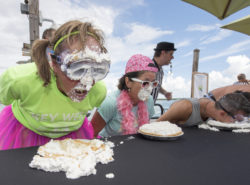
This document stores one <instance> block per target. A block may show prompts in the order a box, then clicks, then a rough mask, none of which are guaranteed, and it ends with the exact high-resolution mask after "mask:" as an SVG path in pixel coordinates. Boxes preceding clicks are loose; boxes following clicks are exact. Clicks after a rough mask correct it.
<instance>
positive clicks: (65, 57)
mask: <svg viewBox="0 0 250 185" xmlns="http://www.w3.org/2000/svg"><path fill="white" fill-rule="evenodd" d="M55 58H56V61H57V63H59V64H60V65H61V70H62V71H63V72H64V73H65V74H66V75H67V76H68V77H69V78H70V79H72V80H80V79H82V78H83V77H84V76H85V75H86V74H87V73H88V74H89V73H90V74H91V76H92V77H93V78H94V79H95V80H96V81H98V80H102V79H103V78H105V77H106V75H107V74H108V72H109V68H110V59H109V56H108V54H106V53H98V52H96V51H93V50H90V49H89V48H88V47H87V48H85V50H80V51H78V50H74V51H69V50H65V51H63V52H62V53H61V54H60V55H59V56H56V57H55Z"/></svg>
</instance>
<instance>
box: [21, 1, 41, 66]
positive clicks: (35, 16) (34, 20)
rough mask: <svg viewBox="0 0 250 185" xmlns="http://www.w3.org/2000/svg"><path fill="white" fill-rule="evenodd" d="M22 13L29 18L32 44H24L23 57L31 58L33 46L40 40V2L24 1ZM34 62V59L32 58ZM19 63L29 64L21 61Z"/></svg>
mask: <svg viewBox="0 0 250 185" xmlns="http://www.w3.org/2000/svg"><path fill="white" fill-rule="evenodd" d="M21 13H22V14H27V15H28V16H29V32H30V43H29V44H27V43H23V48H22V51H23V56H31V48H32V44H33V42H34V41H35V40H36V39H39V25H40V20H39V19H40V17H39V0H24V3H21ZM31 61H32V58H31ZM18 63H27V62H25V61H20V62H18Z"/></svg>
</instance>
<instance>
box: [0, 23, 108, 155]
mask: <svg viewBox="0 0 250 185" xmlns="http://www.w3.org/2000/svg"><path fill="white" fill-rule="evenodd" d="M47 47H50V48H52V49H53V50H52V51H51V53H50V55H49V56H47V55H46V48H47ZM32 55H33V60H34V61H35V63H28V64H22V65H17V66H15V67H12V68H9V69H8V70H7V71H6V72H4V73H3V74H2V75H1V77H0V102H1V103H2V104H4V105H7V106H6V107H5V108H4V109H3V110H2V112H1V113H0V149H2V150H3V149H11V148H20V147H29V146H37V145H43V144H45V143H47V142H48V141H49V140H50V139H51V138H52V139H64V138H73V139H74V138H87V139H90V138H93V128H92V126H91V124H88V121H87V119H85V116H86V114H87V112H88V111H89V110H92V109H93V108H94V107H98V106H99V105H101V103H102V101H103V100H104V98H105V96H106V87H105V85H104V83H103V82H101V81H100V80H102V79H103V78H105V76H106V75H107V73H108V71H109V67H110V60H109V57H108V55H107V50H106V49H105V47H104V39H103V35H102V32H101V31H100V30H98V29H96V28H95V27H93V26H92V24H91V23H89V22H80V21H77V20H75V21H69V22H66V23H65V24H63V25H62V26H61V27H59V28H58V29H57V30H56V32H55V35H54V37H53V38H52V39H51V40H46V39H42V40H37V41H35V42H34V43H33V46H32ZM49 57H51V58H49ZM49 59H51V61H52V62H48V61H50V60H49Z"/></svg>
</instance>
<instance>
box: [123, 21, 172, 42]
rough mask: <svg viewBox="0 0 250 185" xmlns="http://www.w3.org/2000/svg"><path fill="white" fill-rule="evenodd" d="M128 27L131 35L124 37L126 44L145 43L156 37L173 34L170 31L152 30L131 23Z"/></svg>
mask: <svg viewBox="0 0 250 185" xmlns="http://www.w3.org/2000/svg"><path fill="white" fill-rule="evenodd" d="M129 27H130V28H131V33H130V34H128V35H127V36H126V37H125V41H126V43H128V44H140V43H145V42H149V41H152V40H154V39H156V38H158V37H161V36H164V35H170V34H173V33H174V32H173V31H171V30H161V29H160V28H153V27H150V26H147V25H143V24H138V23H132V24H130V25H129Z"/></svg>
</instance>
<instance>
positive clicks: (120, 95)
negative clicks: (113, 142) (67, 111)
mask: <svg viewBox="0 0 250 185" xmlns="http://www.w3.org/2000/svg"><path fill="white" fill-rule="evenodd" d="M157 71H158V69H157V67H156V66H155V64H154V62H153V61H152V60H151V59H150V58H148V57H146V56H143V55H141V54H136V55H133V56H132V57H131V58H130V59H129V60H128V62H127V65H126V69H125V74H124V75H123V77H122V78H120V80H119V84H118V90H117V91H115V92H113V93H112V94H109V95H107V97H106V99H105V100H104V101H103V103H102V105H101V106H100V107H99V108H98V109H97V111H96V112H95V114H94V116H93V118H92V120H91V123H92V125H93V128H94V135H95V136H96V137H108V136H113V135H126V134H134V133H136V132H137V130H138V128H139V127H140V126H141V125H143V124H145V123H149V119H150V118H151V117H152V116H153V115H154V101H153V98H152V96H151V95H150V94H151V92H152V89H153V88H155V87H157V85H158V82H157V81H156V80H155V78H156V72H157Z"/></svg>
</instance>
